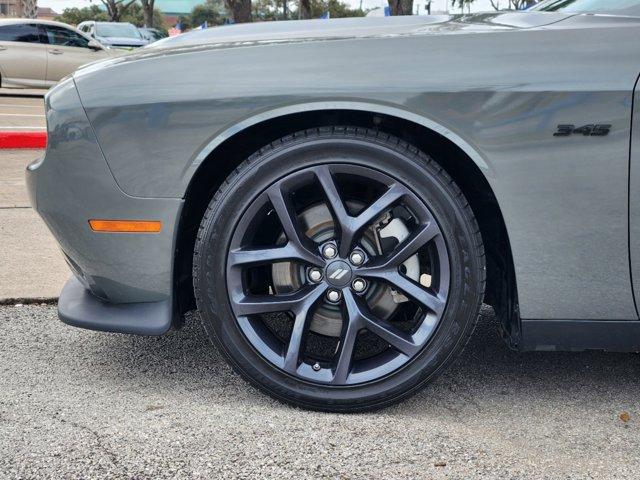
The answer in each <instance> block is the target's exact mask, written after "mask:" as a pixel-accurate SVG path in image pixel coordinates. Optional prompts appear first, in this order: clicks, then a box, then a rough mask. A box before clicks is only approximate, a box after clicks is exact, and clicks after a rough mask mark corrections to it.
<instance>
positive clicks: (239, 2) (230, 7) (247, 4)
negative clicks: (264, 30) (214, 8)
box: [224, 0, 251, 23]
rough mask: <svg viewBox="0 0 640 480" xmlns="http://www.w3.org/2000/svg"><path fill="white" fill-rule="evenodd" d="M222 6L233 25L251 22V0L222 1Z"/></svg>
mask: <svg viewBox="0 0 640 480" xmlns="http://www.w3.org/2000/svg"><path fill="white" fill-rule="evenodd" d="M224 4H225V6H226V7H227V11H228V12H229V15H230V16H231V20H233V22H234V23H247V22H250V21H251V0H224Z"/></svg>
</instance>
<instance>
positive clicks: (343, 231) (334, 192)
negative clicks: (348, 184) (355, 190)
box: [314, 166, 353, 250]
mask: <svg viewBox="0 0 640 480" xmlns="http://www.w3.org/2000/svg"><path fill="white" fill-rule="evenodd" d="M314 173H315V175H316V178H317V179H318V181H319V182H320V186H321V187H322V190H323V192H324V196H325V198H326V200H327V203H328V207H329V209H330V210H331V213H332V216H333V220H334V224H335V229H336V235H338V236H339V237H340V244H341V245H342V244H344V243H351V241H352V238H353V233H352V231H351V230H352V228H351V224H352V221H353V217H351V216H350V215H349V214H348V213H347V210H346V208H345V206H344V203H343V202H342V197H341V196H340V193H339V192H338V187H337V186H336V183H335V181H334V180H333V176H332V175H331V170H329V167H327V166H320V167H316V168H315V169H314ZM341 250H342V249H341Z"/></svg>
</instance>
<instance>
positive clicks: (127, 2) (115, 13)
mask: <svg viewBox="0 0 640 480" xmlns="http://www.w3.org/2000/svg"><path fill="white" fill-rule="evenodd" d="M100 1H101V2H102V4H103V5H104V6H105V8H106V9H107V15H109V19H111V21H112V22H119V21H120V18H121V17H122V15H123V14H124V12H125V11H126V10H127V9H128V8H129V7H130V6H131V5H133V4H134V3H135V2H136V0H100Z"/></svg>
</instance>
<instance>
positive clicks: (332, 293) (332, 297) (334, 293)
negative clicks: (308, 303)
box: [327, 290, 341, 303]
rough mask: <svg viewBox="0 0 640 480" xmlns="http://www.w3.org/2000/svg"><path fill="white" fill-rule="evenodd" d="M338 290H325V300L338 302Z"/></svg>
mask: <svg viewBox="0 0 640 480" xmlns="http://www.w3.org/2000/svg"><path fill="white" fill-rule="evenodd" d="M340 297H341V294H340V290H329V291H328V292H327V300H329V301H330V302H331V303H338V302H339V301H340Z"/></svg>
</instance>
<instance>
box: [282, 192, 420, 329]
mask: <svg viewBox="0 0 640 480" xmlns="http://www.w3.org/2000/svg"><path fill="white" fill-rule="evenodd" d="M347 206H348V207H349V208H350V209H353V210H355V211H358V210H360V209H361V208H362V207H364V205H363V204H360V203H359V202H353V201H348V202H347ZM298 221H299V222H300V225H301V226H302V227H303V228H304V230H305V233H306V235H307V236H308V237H309V238H311V239H312V240H313V241H314V242H316V243H323V242H326V241H328V240H330V239H332V238H334V223H333V217H332V216H331V212H330V211H329V209H328V208H327V206H326V205H325V204H324V203H318V204H315V205H312V206H310V207H308V208H306V209H305V210H304V211H303V212H302V213H300V214H299V215H298ZM408 235H409V230H408V229H407V227H406V226H405V225H404V223H403V222H402V220H400V219H398V218H394V219H392V220H390V221H388V222H387V223H386V224H385V225H384V226H383V227H382V228H380V229H378V228H376V226H375V225H374V226H372V227H371V228H368V229H367V230H366V231H365V232H364V234H363V236H362V238H361V242H360V246H361V247H362V248H363V249H364V250H365V251H366V252H367V254H368V255H369V256H370V257H374V256H376V255H380V254H381V253H382V249H381V246H380V239H381V238H390V237H393V238H395V239H396V240H397V241H398V243H400V242H402V241H403V240H404V239H405V238H406V237H407V236H408ZM285 239H286V237H285V236H284V233H282V234H281V236H280V238H279V241H280V242H284V241H285ZM404 267H405V272H404V273H405V275H406V276H407V277H409V278H411V279H412V280H414V281H418V279H419V277H420V264H419V260H418V257H417V255H414V256H413V257H411V258H409V259H408V260H407V261H406V262H405V263H404ZM271 275H272V280H273V287H274V289H275V291H276V293H277V294H284V293H290V292H293V291H296V290H298V289H300V288H301V287H302V285H304V284H305V283H306V274H305V270H304V266H303V265H300V264H298V263H295V262H280V263H274V264H273V265H272V268H271ZM366 300H367V303H368V305H369V308H371V310H372V312H373V313H374V314H375V315H377V316H379V317H381V318H383V319H385V320H386V319H389V318H390V317H391V316H392V315H393V313H394V312H395V311H396V309H397V308H398V304H399V303H402V302H403V301H406V298H405V297H404V296H403V295H401V294H399V293H398V292H395V291H394V290H392V289H391V288H390V287H388V286H386V285H383V284H380V283H375V284H372V285H371V288H370V289H369V290H368V292H367V294H366ZM309 329H310V330H311V331H313V332H315V333H318V334H321V335H326V336H330V337H339V336H340V333H341V331H342V312H341V310H340V307H339V306H337V305H331V304H330V303H328V302H326V301H325V302H323V303H321V304H320V305H319V306H318V308H316V310H315V312H314V313H313V317H312V319H311V322H310V325H309Z"/></svg>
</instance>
